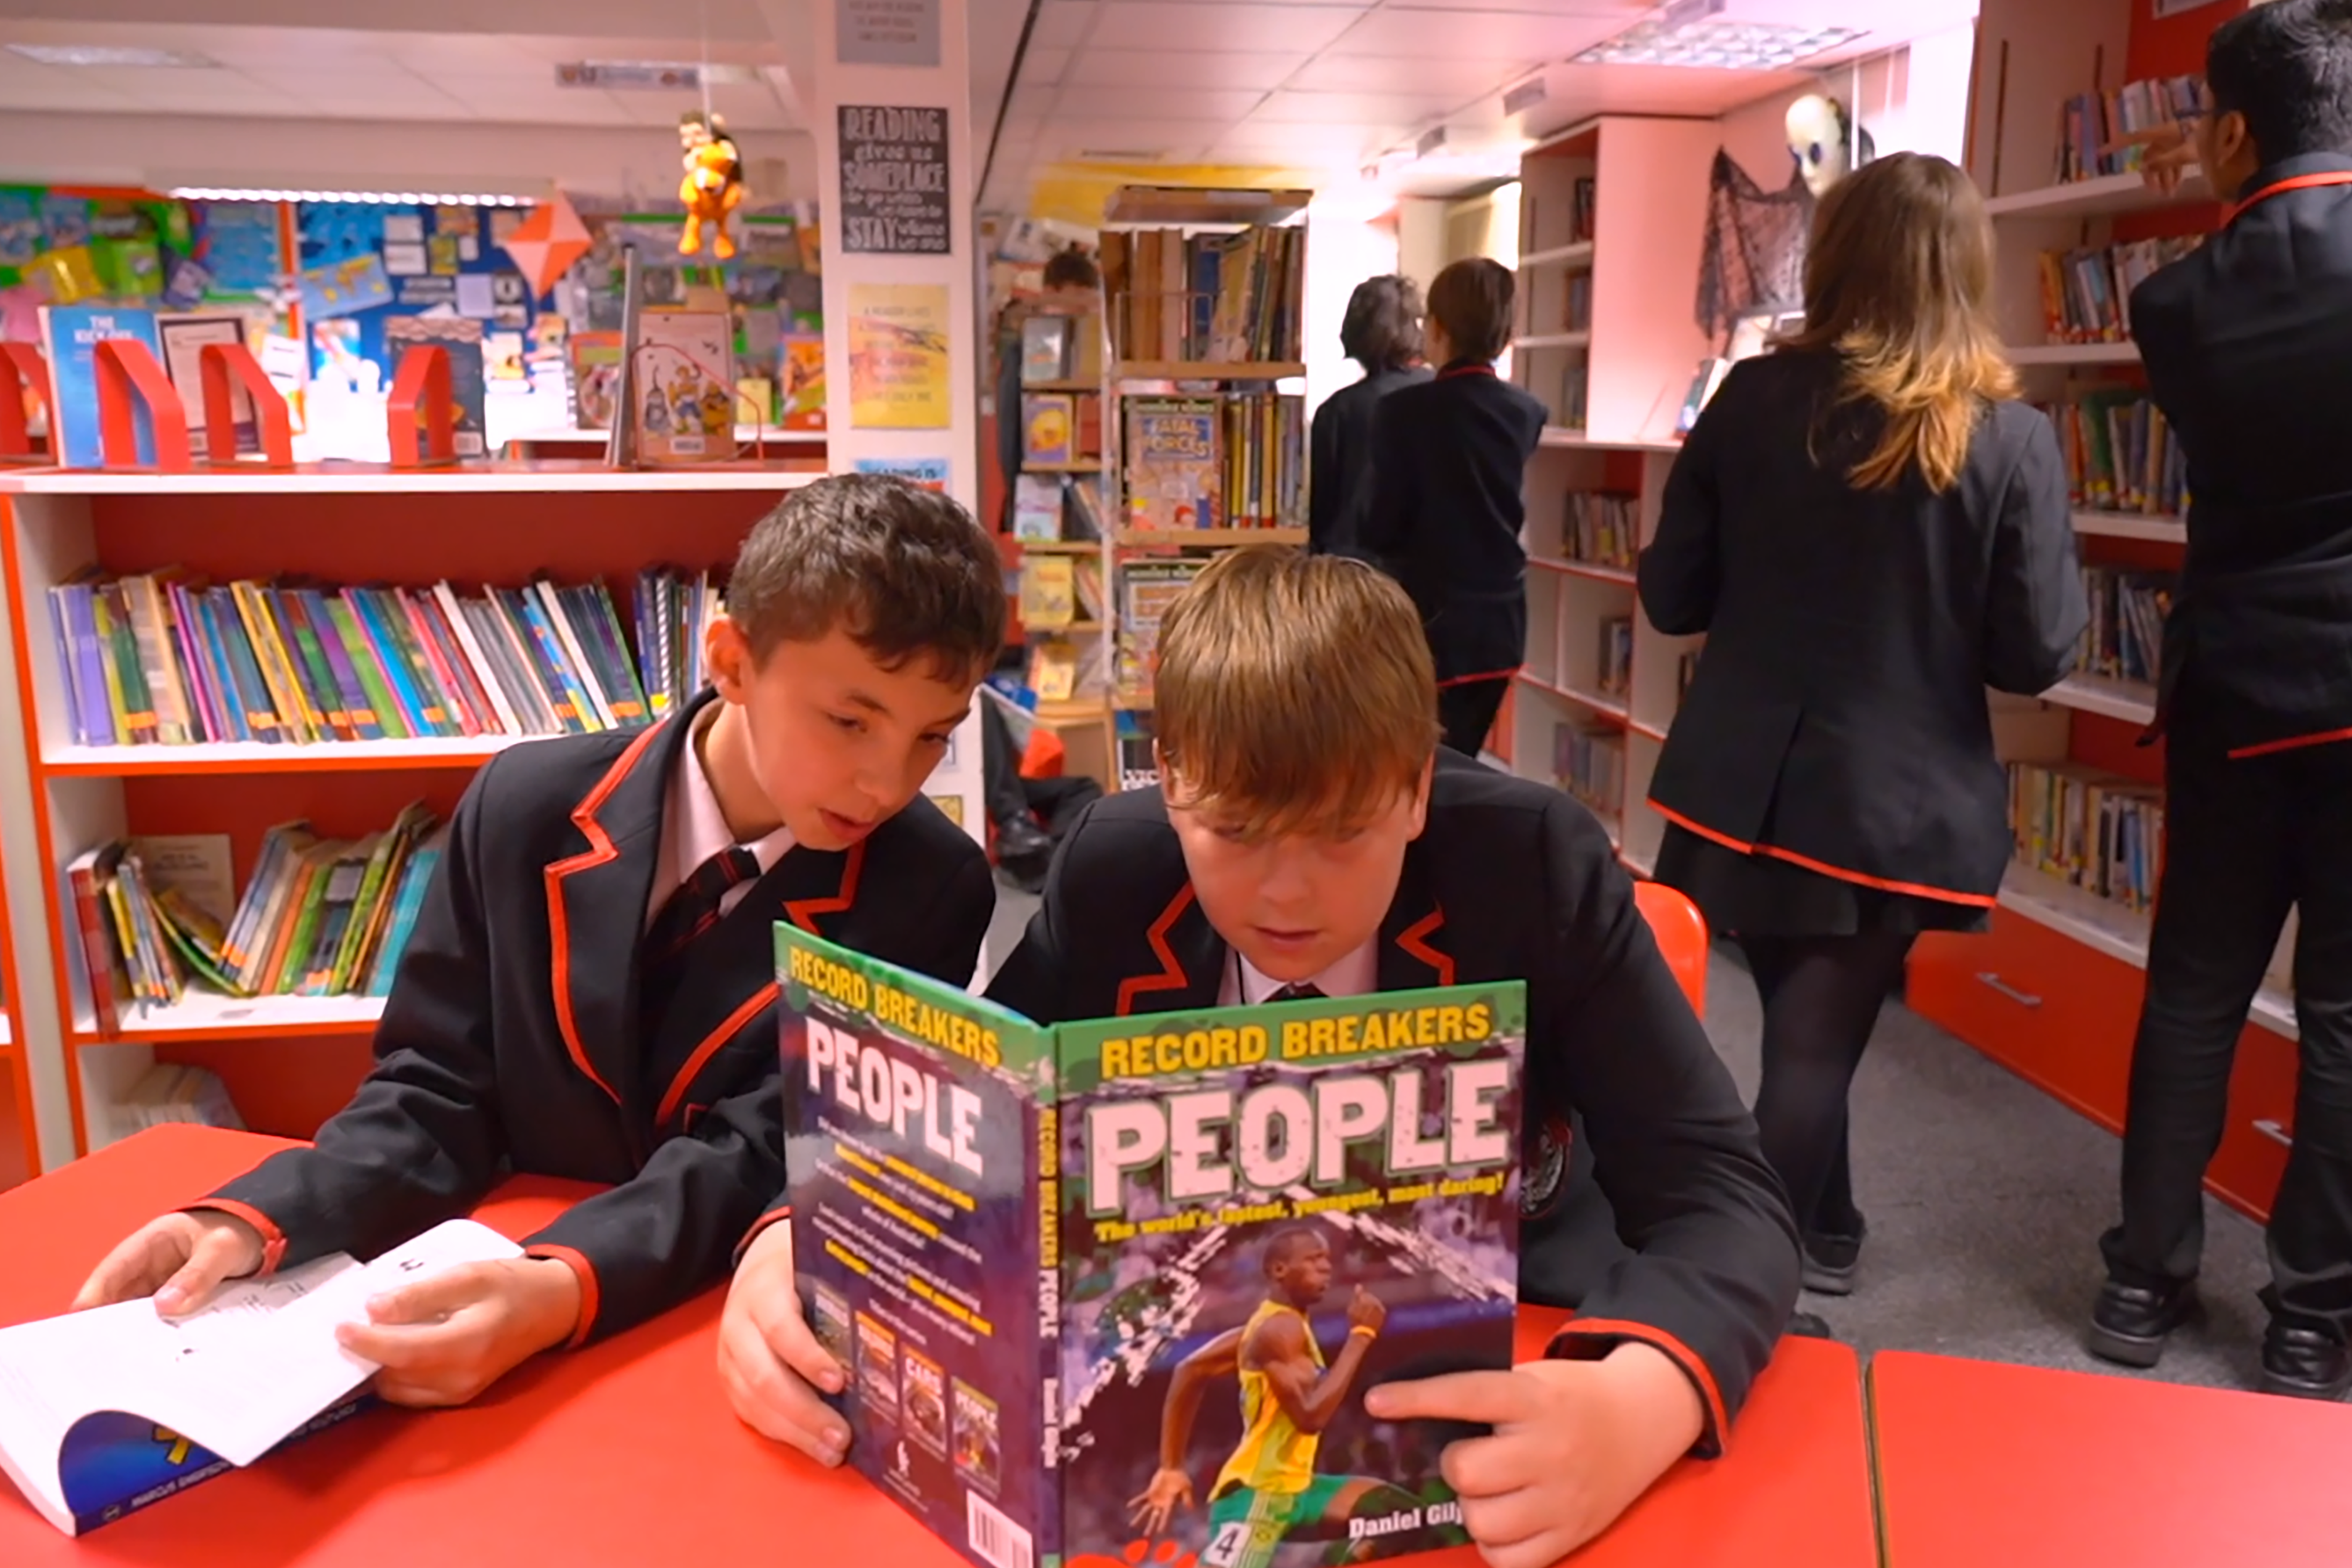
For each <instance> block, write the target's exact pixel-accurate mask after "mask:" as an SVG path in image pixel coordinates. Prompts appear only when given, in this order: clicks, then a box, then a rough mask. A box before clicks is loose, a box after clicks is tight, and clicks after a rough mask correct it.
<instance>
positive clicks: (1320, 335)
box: [1302, 203, 1398, 416]
mask: <svg viewBox="0 0 2352 1568" xmlns="http://www.w3.org/2000/svg"><path fill="white" fill-rule="evenodd" d="M1396 270H1398V249H1397V234H1396V228H1395V226H1394V224H1393V223H1392V222H1390V221H1385V220H1380V219H1376V220H1373V221H1371V222H1367V221H1365V219H1364V217H1363V216H1362V214H1361V212H1360V211H1354V212H1351V211H1349V210H1348V209H1347V208H1346V207H1344V206H1339V205H1326V204H1320V203H1318V204H1317V205H1313V206H1309V207H1308V208H1307V317H1306V321H1304V322H1303V323H1302V329H1303V332H1304V336H1305V340H1306V342H1305V347H1306V351H1307V413H1308V414H1309V415H1310V416H1311V415H1313V413H1314V412H1315V409H1316V407H1317V406H1318V405H1320V404H1321V403H1322V401H1323V400H1324V399H1325V398H1327V397H1328V396H1330V395H1332V394H1333V393H1335V392H1337V391H1339V389H1340V388H1341V387H1343V386H1346V385H1348V384H1350V383H1351V382H1353V381H1354V380H1355V379H1356V378H1357V377H1358V376H1359V375H1360V374H1363V373H1362V372H1361V371H1360V369H1359V368H1358V367H1357V365H1356V362H1355V361H1353V360H1351V359H1349V357H1348V355H1347V351H1345V350H1344V349H1342V348H1340V346H1339V323H1340V322H1341V321H1343V320H1344V319H1345V318H1346V316H1347V313H1348V296H1349V295H1350V294H1352V293H1354V292H1355V289H1356V285H1357V284H1359V283H1361V282H1362V281H1363V280H1364V279H1367V278H1377V277H1380V276H1381V274H1383V273H1389V272H1394V271H1396Z"/></svg>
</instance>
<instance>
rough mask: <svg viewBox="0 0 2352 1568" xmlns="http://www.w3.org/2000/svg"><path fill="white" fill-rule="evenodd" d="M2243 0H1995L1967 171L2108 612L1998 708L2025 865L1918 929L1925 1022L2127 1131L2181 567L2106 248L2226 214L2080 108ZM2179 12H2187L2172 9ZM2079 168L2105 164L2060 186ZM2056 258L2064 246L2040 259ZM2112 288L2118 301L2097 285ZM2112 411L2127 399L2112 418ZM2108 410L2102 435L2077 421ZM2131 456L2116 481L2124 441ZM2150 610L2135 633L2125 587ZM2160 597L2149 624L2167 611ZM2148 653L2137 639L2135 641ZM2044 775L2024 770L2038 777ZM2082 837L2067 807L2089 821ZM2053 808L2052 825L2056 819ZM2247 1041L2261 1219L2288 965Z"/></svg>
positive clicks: (2281, 1138) (2228, 1136)
mask: <svg viewBox="0 0 2352 1568" xmlns="http://www.w3.org/2000/svg"><path fill="white" fill-rule="evenodd" d="M2244 8H2245V7H2244V5H2242V4H2241V3H2236V0H2232V3H2231V4H2226V5H2206V6H2203V7H2201V8H2197V9H2191V10H2187V11H2182V12H2179V14H2177V15H2172V16H2158V15H2157V11H2158V9H2159V7H2158V6H2156V5H2153V4H2152V0H2080V3H2079V4H2072V5H2036V4H2033V3H2032V0H1986V3H1985V5H1983V7H1982V9H1981V11H1980V12H1979V23H1978V26H1979V34H1978V44H1977V56H1976V58H1977V65H1976V82H1975V88H1974V100H1973V102H1972V105H1971V114H1970V130H1969V173H1970V174H1972V176H1973V177H1974V178H1975V180H1976V182H1977V184H1978V185H1979V188H1980V189H1982V190H1983V191H1984V192H1985V193H1986V195H1987V196H1988V198H1989V200H1988V206H1989V207H1990V212H1991V216H1992V217H1993V225H1994V233H1995V238H1996V243H1997V247H1998V248H1997V260H1996V266H1997V268H1998V270H1997V273H1996V279H1997V288H1998V291H1999V309H2000V317H2001V328H2002V332H2003V335H2004V338H2005V339H2006V341H2007V342H2008V343H2009V345H2010V353H2011V359H2012V360H2013V361H2014V362H2015V363H2017V365H2018V367H2019V370H2020V372H2021V374H2022V376H2023V378H2024V382H2025V390H2026V395H2027V396H2028V397H2030V398H2032V400H2034V401H2035V402H2037V403H2040V404H2042V405H2045V406H2050V407H2053V408H2054V409H2056V410H2057V411H2058V413H2059V416H2060V417H2061V418H2062V421H2063V422H2064V423H2062V429H2064V428H2067V427H2068V426H2070V425H2071V426H2072V428H2073V435H2072V436H2071V437H2070V438H2069V443H2068V444H2069V447H2070V458H2073V459H2074V467H2075V470H2076V471H2075V479H2076V481H2077V487H2078V495H2077V499H2076V506H2077V509H2078V510H2076V511H2075V513H2074V531H2075V534H2076V537H2077V541H2078V543H2079V546H2080V550H2081V554H2082V558H2083V563H2084V571H2085V579H2086V581H2085V586H2086V587H2087V588H2088V589H2089V591H2090V595H2091V597H2092V600H2093V604H2094V625H2093V628H2092V631H2091V633H2090V635H2089V637H2087V638H2086V645H2085V649H2084V656H2083V668H2081V669H2079V670H2078V672H2077V673H2075V674H2073V675H2071V676H2069V677H2068V678H2067V679H2064V680H2063V681H2062V682H2061V683H2060V684H2059V685H2058V686H2057V687H2056V688H2055V689H2053V690H2051V691H2050V692H2048V693H2046V694H2045V697H2044V700H2042V702H2040V703H2033V702H2021V701H2016V700H1997V701H1996V708H1997V711H1996V715H1995V717H1996V734H1997V737H1998V738H1999V739H2000V742H2002V748H2003V752H2004V760H2005V761H2007V762H2009V763H2012V764H2017V765H2016V766H2013V767H2012V787H2011V803H2012V811H2013V813H2015V814H2016V815H2017V816H2018V818H2019V820H2018V821H2017V822H2015V823H2014V824H2013V826H2015V827H2016V828H2017V829H2018V836H2019V840H2020V858H2019V859H2018V860H2017V862H2015V863H2014V864H2013V865H2012V866H2011V869H2010V872H2009V874H2008V877H2007V879H2006V880H2005V881H2004V884H2003V886H2002V889H2001V893H2000V907H1999V908H1998V909H1997V910H1994V912H1993V919H1992V931H1991V934H1990V937H1983V938H1959V937H1950V936H1937V935H1930V936H1927V937H1925V938H1923V939H1922V940H1921V941H1920V942H1919V944H1918V947H1917V948H1916V950H1915V952H1914V954H1913V957H1912V961H1911V979H1910V1000H1911V1005H1913V1006H1914V1007H1915V1008H1916V1009H1917V1010H1918V1011H1919V1012H1920V1013H1921V1014H1923V1015H1925V1016H1927V1017H1929V1018H1931V1019H1933V1020H1934V1021H1935V1022H1937V1024H1939V1025H1941V1026H1944V1027H1945V1028H1947V1029H1949V1030H1950V1031H1951V1032H1952V1033H1954V1034H1956V1035H1958V1036H1959V1037H1961V1038H1963V1039H1965V1040H1967V1041H1969V1043H1970V1044H1972V1045H1974V1046H1976V1047H1978V1048H1979V1050H1982V1051H1984V1052H1985V1053H1986V1054H1987V1055H1989V1056H1990V1057H1992V1058H1994V1059H1995V1060H1998V1061H2000V1062H2001V1063H2002V1064H2003V1065H2005V1066H2007V1067H2009V1068H2011V1069H2012V1070H2014V1071H2016V1072H2017V1073H2019V1074H2020V1075H2021V1076H2022V1077H2024V1078H2026V1079H2029V1080H2030V1081H2032V1082H2033V1083H2035V1084H2037V1085H2039V1086H2040V1087H2042V1089H2046V1090H2048V1091H2049V1092H2050V1093H2052V1094H2053V1095H2054V1096H2056V1097H2057V1098H2058V1099H2059V1100H2063V1101H2064V1102H2065V1103H2066V1104H2068V1105H2070V1106H2072V1107H2073V1108H2074V1109H2075V1110H2078V1111H2081V1112H2082V1113H2083V1114H2084V1115H2085V1116H2087V1117H2089V1118H2091V1119H2092V1120H2093V1121H2097V1122H2099V1123H2101V1124H2102V1125H2105V1126H2106V1127H2108V1128H2110V1129H2116V1130H2119V1129H2120V1128H2121V1127H2122V1124H2123V1116H2124V1107H2125V1099H2126V1084H2127V1079H2128V1074H2129V1068H2130V1060H2131V1047H2132V1039H2133V1035H2134V1032H2135V1030H2136V1028H2137V1022H2138V1018H2139V1011H2140V999H2141V991H2142V987H2143V982H2144V974H2143V971H2144V970H2145V968H2146V966H2147V942H2148V929H2149V918H2150V917H2149V913H2148V909H2149V904H2150V901H2151V898H2152V894H2153V892H2154V887H2155V873H2156V868H2157V865H2158V858H2157V856H2156V854H2155V848H2156V847H2157V846H2158V845H2160V843H2161V837H2162V829H2161V816H2160V813H2161V806H2162V788H2161V784H2162V778H2163V773H2162V756H2163V752H2162V749H2161V747H2160V746H2146V747H2144V746H2141V745H2139V744H2138V743H2137V742H2138V739H2139V736H2140V734H2141V732H2142V731H2144V730H2145V728H2146V727H2147V723H2148V722H2149V721H2150V720H2151V719H2153V717H2154V716H2155V704H2154V697H2155V693H2154V689H2153V687H2152V685H2151V684H2150V683H2149V679H2148V678H2149V677H2150V676H2151V675H2152V674H2153V661H2152V658H2150V657H2149V656H2150V655H2151V654H2152V651H2153V650H2152V648H2151V647H2149V646H2147V641H2146V635H2145V634H2146V631H2147V628H2148V627H2151V626H2154V625H2155V624H2156V619H2157V618H2159V617H2160V612H2161V606H2162V604H2163V602H2164V600H2163V598H2162V597H2161V595H2163V593H2164V590H2165V588H2166V587H2167V585H2168V578H2169V576H2170V574H2173V573H2174V572H2177V571H2178V569H2179V563H2180V556H2181V549H2182V546H2183V544H2184V542H2185V534H2184V531H2183V528H2182V523H2181V520H2180V517H2179V513H2178V511H2177V510H2175V509H2176V508H2177V507H2178V506H2179V495H2178V493H2177V492H2178V489H2179V486H2178V475H2177V470H2175V472H2174V475H2173V480H2172V482H2171V483H2169V484H2168V483H2167V482H2166V480H2165V479H2164V478H2163V474H2164V471H2165V465H2166V462H2167V460H2168V459H2167V454H2166V452H2165V450H2164V447H2165V445H2166V442H2165V438H2164V433H2163V430H2162V426H2161V422H2160V420H2151V419H2150V417H2149V416H2148V413H2147V409H2146V407H2145V406H2141V407H2139V408H2134V407H2133V403H2134V400H2135V399H2136V398H2137V395H2139V394H2140V393H2141V392H2142V391H2143V390H2144V386H2143V384H2142V383H2141V381H2140V376H2139V372H2138V359H2139V354H2138V350H2137V346H2136V345H2135V344H2133V343H2132V342H2130V341H2129V339H2128V333H2127V331H2126V328H2127V322H2126V320H2125V315H2126V300H2127V297H2128V290H2127V288H2126V287H2125V286H2124V285H2125V283H2126V282H2127V281H2128V279H2127V278H2121V277H2119V276H2118V271H2117V269H2116V268H2115V267H2113V266H2112V265H2111V264H2109V263H2107V262H2105V261H2103V260H2102V259H2101V258H2103V257H2106V256H2111V255H2112V254H2113V252H2112V251H2111V250H2110V248H2109V247H2117V246H2128V245H2132V244H2134V243H2136V242H2142V241H2161V240H2163V239H2165V238H2168V237H2179V236H2190V235H2197V234H2200V233H2204V232H2209V231H2210V229H2211V228H2212V227H2213V226H2214V225H2215V224H2216V223H2217V222H2218V220H2219V216H2220V209H2219V207H2218V205H2216V203H2215V201H2214V199H2213V195H2212V193H2211V192H2210V190H2209V189H2207V188H2206V186H2205V185H2204V184H2203V182H2202V181H2201V180H2199V179H2196V178H2191V179H2189V180H2188V181H2186V182H2184V184H2183V185H2182V187H2181V189H2180V190H2179V193H2178V194H2177V195H2174V196H2172V197H2169V198H2168V197H2166V196H2165V195H2160V194H2158V193H2157V192H2155V191H2153V190H2151V189H2149V188H2148V187H2147V185H2146V184H2145V183H2144V182H2143V181H2142V179H2141V177H2140V176H2139V174H2137V173H2130V172H2126V173H2120V174H2099V173H2098V170H2097V168H2096V166H2095V164H2088V163H2085V161H2084V160H2083V159H2081V158H2079V157H2077V158H2075V159H2074V160H2073V163H2074V165H2075V166H2072V167H2064V168H2062V167H2061V160H2060V157H2059V155H2058V153H2059V149H2060V148H2061V146H2062V144H2063V142H2065V141H2066V140H2067V139H2068V137H2069V133H2070V129H2071V130H2073V131H2074V140H2075V141H2076V142H2084V143H2087V142H2091V141H2095V136H2084V135H2083V134H2082V133H2081V132H2080V131H2079V129H2077V128H2074V127H2073V126H2072V125H2071V123H2070V122H2069V121H2066V120H2065V119H2064V118H2063V116H2064V114H2065V111H2066V106H2067V102H2068V100H2073V99H2077V98H2078V97H2080V96H2081V95H2085V94H2093V93H2097V94H2102V95H2108V97H2109V103H2110V109H2109V112H2110V114H2111V115H2113V114H2114V113H2115V112H2116V110H2115V108H2114V95H2116V94H2117V93H2118V92H2119V89H2123V88H2124V86H2125V84H2126V83H2139V82H2147V81H2150V80H2152V79H2164V78H2172V77H2179V76H2185V75H2193V74H2198V73H2201V72H2202V70H2203V68H2204V50H2205V40H2206V38H2207V37H2209V36H2210V33H2211V31H2212V29H2213V28H2214V26H2217V25H2219V24H2220V23H2221V22H2222V21H2224V20H2226V19H2227V18H2228V17H2230V16H2232V15H2235V14H2236V13H2237V12H2239V11H2242V10H2243V9H2244ZM2164 9H2170V8H2169V7H2164ZM2059 174H2079V175H2086V176H2088V177H2080V178H2063V179H2061V178H2056V177H2055V176H2057V175H2059ZM2045 258H2055V259H2054V260H2045ZM2059 268H2064V269H2065V271H2064V272H2063V273H2062V274H2061V276H2063V277H2066V278H2067V279H2069V281H2070V282H2071V283H2074V285H2075V286H2076V287H2078V288H2079V287H2080V285H2081V283H2082V281H2083V280H2084V279H2086V278H2088V279H2092V280H2094V281H2093V282H2092V289H2093V292H2092V294H2091V300H2092V306H2093V310H2091V312H2089V314H2090V317H2091V319H2088V320H2085V319H2084V314H2085V312H2084V311H2082V310H2077V309H2073V308H2069V307H2068V306H2066V305H2063V304H2053V303H2052V302H2050V299H2049V296H2050V291H2049V290H2048V289H2045V279H2046V278H2047V277H2048V276H2049V275H2050V274H2051V273H2052V272H2053V271H2056V270H2058V269H2059ZM2102 285H2104V293H2103V294H2102V292H2101V291H2100V290H2101V286H2102ZM2111 411H2113V412H2111ZM2093 420H2095V421H2096V422H2097V424H2098V426H2099V429H2098V431H2097V433H2096V437H2095V438H2086V437H2085V436H2084V433H2083V426H2084V425H2085V424H2087V423H2089V422H2091V421H2093ZM2126 452H2127V453H2129V454H2130V461H2129V462H2128V463H2125V464H2122V465H2121V467H2123V468H2126V469H2135V468H2136V469H2137V473H2136V474H2135V473H2131V472H2126V473H2122V474H2119V475H2114V476H2113V477H2115V478H2116V479H2117V480H2118V481H2119V482H2117V483H2115V484H2112V485H2110V484H2108V483H2106V482H2105V481H2106V479H2108V478H2109V477H2110V475H2109V474H2108V473H2107V472H2103V470H2112V469H2114V468H2116V467H2117V466H2118V464H2117V461H2116V454H2119V453H2126ZM2134 597H2137V598H2139V599H2141V600H2143V601H2146V602H2145V603H2143V604H2142V605H2140V606H2139V607H2138V611H2137V614H2138V616H2139V617H2140V618H2139V623H2138V626H2137V629H2135V628H2134V627H2133V626H2132V625H2131V624H2130V623H2131V622H2132V619H2133V611H2132V610H2131V609H2130V608H2129V607H2128V606H2129V604H2130V601H2131V600H2132V599H2133V598H2134ZM2150 611H2154V612H2155V616H2150ZM2135 644H2137V646H2134V645H2135ZM2027 770H2031V771H2027ZM2086 813H2087V826H2086V827H2085V826H2078V827H2076V828H2075V829H2073V830H2071V831H2070V830H2069V829H2068V827H2067V826H2065V824H2066V821H2067V818H2068V815H2069V814H2071V815H2072V816H2073V820H2074V822H2075V823H2076V824H2078V825H2079V824H2083V823H2084V819H2085V814H2086ZM2103 815H2104V816H2107V817H2108V818H2110V819H2112V818H2113V817H2115V816H2118V815H2120V816H2127V817H2129V818H2130V819H2131V822H2130V830H2129V837H2128V838H2127V839H2126V844H2127V846H2128V848H2127V851H2126V858H2127V859H2128V861H2129V862H2130V864H2129V865H2128V867H2125V868H2118V867H2116V866H2114V865H2111V864H2105V863H2103V858H2102V857H2101V855H2100V854H2099V852H2098V843H2099V837H2100V835H2099V825H2100V823H2101V820H2102V817H2103ZM2053 818H2054V820H2053ZM2291 941H2292V922H2290V928H2289V933H2288V938H2287V941H2284V942H2282V943H2281V955H2280V956H2281V962H2279V963H2274V964H2273V978H2272V980H2271V983H2270V984H2266V985H2265V986H2264V988H2263V992H2262V994H2260V996H2259V997H2258V998H2257V999H2256V1001H2255V1003H2254V1005H2253V1007H2252V1013H2251V1016H2250V1017H2249V1019H2248V1022H2247V1026H2246V1028H2245V1031H2244V1033H2243V1035H2242V1037H2241V1039H2240V1043H2239V1048H2238V1053H2237V1062H2236V1069H2235V1074H2234V1077H2233V1078H2232V1080H2231V1109H2230V1115H2229V1120H2228V1122H2227V1124H2226V1128H2225V1131H2224V1132H2223V1134H2222V1139H2221V1149H2220V1152H2218V1153H2217V1155H2216V1156H2215V1159H2214V1161H2213V1163H2212V1166H2211V1168H2210V1173H2209V1175H2208V1181H2207V1184H2208V1186H2209V1187H2210V1189H2211V1190H2212V1191H2213V1192H2214V1193H2215V1194H2217V1195H2218V1196H2220V1197H2221V1198H2222V1199H2223V1200H2224V1201H2226V1202H2228V1203H2230V1204H2231V1205H2234V1206H2236V1207H2238V1208H2240V1209H2242V1210H2243V1211H2245V1212H2247V1213H2249V1214H2252V1215H2257V1216H2260V1215H2263V1214H2265V1213H2266V1212H2267V1209H2268V1206H2269V1203H2270V1200H2271V1196H2272V1194H2273V1192H2274V1191H2275V1190H2276V1187H2277V1184H2278V1179H2279V1176H2280V1173H2282V1172H2283V1171H2284V1168H2285V1162H2286V1152H2287V1147H2288V1144H2289V1142H2290V1141H2291V1139H2292V1137H2293V1127H2294V1081H2295V1063H2296V1047H2295V1034H2296V1026H2295V1018H2294V1001H2293V998H2292V996H2291V994H2289V991H2288V988H2287V984H2286V981H2285V973H2286V964H2285V963H2284V958H2285V956H2286V954H2287V952H2289V951H2290V947H2289V944H2290V943H2291Z"/></svg>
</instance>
